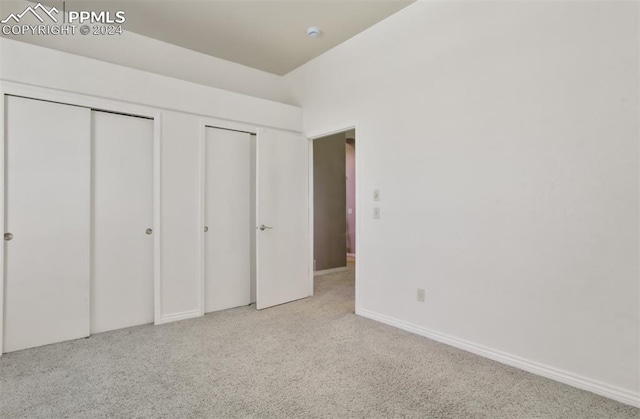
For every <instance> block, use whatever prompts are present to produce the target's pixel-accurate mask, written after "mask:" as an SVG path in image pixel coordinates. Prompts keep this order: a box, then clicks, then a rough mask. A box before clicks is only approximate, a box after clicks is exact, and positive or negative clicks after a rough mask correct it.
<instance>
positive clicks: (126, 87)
mask: <svg viewBox="0 0 640 419" xmlns="http://www.w3.org/2000/svg"><path fill="white" fill-rule="evenodd" d="M6 82H14V83H19V84H20V85H21V86H35V87H34V88H33V90H34V91H36V92H37V91H39V89H43V88H44V89H56V90H55V92H58V93H55V92H54V95H57V94H59V95H60V99H59V100H60V101H61V102H65V101H66V96H65V92H73V93H77V94H83V95H89V96H91V97H93V98H102V99H105V98H106V99H110V100H115V101H117V102H115V103H116V105H114V106H115V108H117V109H113V108H112V107H110V108H109V109H110V110H119V109H120V108H119V105H117V104H118V103H122V104H124V105H127V106H131V105H130V104H137V105H141V106H145V107H150V108H151V109H157V112H159V114H160V119H161V123H162V126H161V127H162V129H161V174H160V176H161V188H162V189H161V200H162V203H161V213H162V219H161V231H162V244H161V252H162V258H161V263H162V283H161V293H162V294H161V313H160V315H161V319H160V321H169V320H177V319H180V318H185V317H190V316H198V315H200V311H201V310H200V309H201V307H200V305H201V294H200V293H201V283H200V260H199V255H200V244H201V234H202V226H201V225H200V209H201V207H200V183H199V182H200V154H199V153H200V134H201V131H202V130H203V129H202V127H201V124H202V123H203V118H205V117H209V118H208V119H207V120H211V119H210V117H215V118H218V119H224V120H227V121H238V122H243V123H247V124H249V125H251V126H269V127H274V128H280V129H286V130H294V131H300V130H301V127H302V114H301V110H300V108H297V107H294V106H290V105H285V104H280V103H276V102H271V101H267V100H263V99H258V98H254V97H250V96H245V95H241V94H237V93H232V92H228V91H224V90H220V89H216V88H211V87H206V86H202V85H198V84H195V83H190V82H185V81H182V80H177V79H172V78H169V77H165V76H160V75H157V74H152V73H147V72H144V71H139V70H134V69H130V68H126V67H122V66H118V65H114V64H109V63H105V62H101V61H97V60H92V59H88V58H85V57H80V56H76V55H71V54H67V53H64V52H60V51H56V50H52V49H48V48H42V47H38V46H34V45H30V44H27V43H23V42H17V41H11V40H5V39H0V83H4V85H8V83H6ZM124 105H123V106H124ZM110 106H111V105H110ZM221 122H223V123H226V122H225V121H221ZM247 157H249V156H247Z"/></svg>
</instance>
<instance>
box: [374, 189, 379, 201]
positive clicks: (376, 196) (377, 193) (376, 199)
mask: <svg viewBox="0 0 640 419" xmlns="http://www.w3.org/2000/svg"><path fill="white" fill-rule="evenodd" d="M373 200H374V201H379V200H380V190H379V189H374V190H373Z"/></svg>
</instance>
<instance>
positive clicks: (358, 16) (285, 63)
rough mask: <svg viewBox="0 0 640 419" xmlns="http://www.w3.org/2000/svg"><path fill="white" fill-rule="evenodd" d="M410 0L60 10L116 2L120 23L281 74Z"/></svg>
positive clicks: (275, 0) (73, 4)
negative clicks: (312, 32) (314, 31)
mask: <svg viewBox="0 0 640 419" xmlns="http://www.w3.org/2000/svg"><path fill="white" fill-rule="evenodd" d="M413 1H414V0H226V1H221V0H214V1H211V0H210V1H202V0H201V1H184V0H183V1H177V0H173V1H162V0H160V1H149V0H147V1H142V0H137V1H136V0H126V1H118V0H115V1H114V0H111V1H107V0H78V1H76V0H68V1H66V2H64V7H65V9H66V10H67V11H68V10H109V11H116V10H123V11H124V12H125V14H126V22H125V23H124V25H123V29H124V30H127V31H131V32H135V33H138V34H141V35H145V36H148V37H151V38H155V39H159V40H161V41H165V42H168V43H171V44H174V45H178V46H181V47H184V48H188V49H191V50H194V51H198V52H201V53H205V54H208V55H212V56H215V57H218V58H223V59H225V60H229V61H233V62H236V63H239V64H243V65H246V66H249V67H253V68H257V69H260V70H263V71H267V72H270V73H274V74H278V75H283V74H286V73H288V72H289V71H291V70H293V69H295V68H297V67H299V66H300V65H302V64H304V63H306V62H307V61H309V60H311V59H313V58H315V57H317V56H318V55H320V54H322V53H323V52H325V51H327V50H329V49H331V48H333V47H334V46H336V45H338V44H340V43H342V42H344V41H346V40H347V39H349V38H351V37H353V36H355V35H356V34H358V33H359V32H362V31H363V30H365V29H366V28H368V27H370V26H372V25H374V24H375V23H377V22H379V21H381V20H383V19H385V18H386V17H388V16H390V15H392V14H393V13H395V12H397V11H399V10H400V9H402V8H404V7H406V6H407V5H409V4H411V3H413ZM42 2H43V3H45V4H49V5H56V6H60V5H61V3H62V2H61V1H47V0H43V1H42ZM4 6H5V7H3V9H7V5H6V4H5V5H4ZM310 26H315V27H318V28H319V29H320V30H321V34H320V36H319V37H317V38H314V39H312V38H309V37H307V35H306V30H307V28H308V27H310Z"/></svg>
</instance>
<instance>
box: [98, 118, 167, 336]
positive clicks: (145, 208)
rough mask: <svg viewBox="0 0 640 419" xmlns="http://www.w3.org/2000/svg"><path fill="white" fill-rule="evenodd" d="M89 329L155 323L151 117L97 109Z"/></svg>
mask: <svg viewBox="0 0 640 419" xmlns="http://www.w3.org/2000/svg"><path fill="white" fill-rule="evenodd" d="M92 117H93V184H94V190H93V218H94V220H93V272H92V273H93V275H92V287H91V333H99V332H105V331H108V330H114V329H121V328H124V327H129V326H136V325H140V324H146V323H151V322H153V314H154V309H153V302H154V299H153V235H152V234H146V229H147V228H152V227H153V121H152V120H149V119H144V118H137V117H133V116H127V115H118V114H112V113H106V112H99V111H93V112H92Z"/></svg>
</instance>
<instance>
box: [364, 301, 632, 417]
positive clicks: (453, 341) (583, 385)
mask: <svg viewBox="0 0 640 419" xmlns="http://www.w3.org/2000/svg"><path fill="white" fill-rule="evenodd" d="M356 314H358V315H360V316H363V317H367V318H369V319H372V320H376V321H379V322H381V323H385V324H388V325H390V326H394V327H397V328H399V329H402V330H406V331H408V332H411V333H415V334H417V335H420V336H424V337H426V338H429V339H433V340H435V341H438V342H441V343H444V344H447V345H450V346H453V347H455V348H458V349H462V350H465V351H467V352H471V353H474V354H476V355H480V356H482V357H485V358H489V359H492V360H494V361H497V362H500V363H502V364H506V365H509V366H512V367H515V368H519V369H521V370H524V371H528V372H530V373H533V374H536V375H540V376H543V377H546V378H549V379H552V380H555V381H559V382H561V383H564V384H567V385H570V386H573V387H577V388H579V389H582V390H587V391H590V392H592V393H595V394H598V395H601V396H604V397H608V398H610V399H613V400H616V401H619V402H621V403H625V404H628V405H631V406H635V407H640V394H636V393H633V392H631V391H629V390H625V389H622V388H619V387H615V386H611V385H609V384H605V383H603V382H600V381H596V380H592V379H589V378H586V377H582V376H580V375H576V374H573V373H570V372H567V371H563V370H560V369H558V368H554V367H550V366H548V365H544V364H540V363H538V362H534V361H530V360H527V359H524V358H520V357H518V356H515V355H511V354H508V353H505V352H502V351H497V350H495V349H491V348H487V347H486V346H482V345H478V344H476V343H473V342H469V341H466V340H463V339H458V338H456V337H453V336H449V335H446V334H444V333H439V332H436V331H433V330H429V329H426V328H424V327H421V326H417V325H414V324H411V323H407V322H404V321H402V320H397V319H394V318H392V317H388V316H385V315H382V314H378V313H375V312H373V311H370V310H366V309H358V310H357V311H356Z"/></svg>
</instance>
